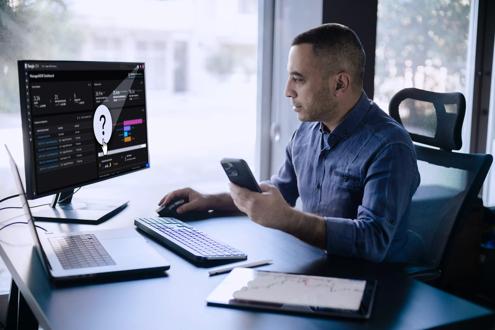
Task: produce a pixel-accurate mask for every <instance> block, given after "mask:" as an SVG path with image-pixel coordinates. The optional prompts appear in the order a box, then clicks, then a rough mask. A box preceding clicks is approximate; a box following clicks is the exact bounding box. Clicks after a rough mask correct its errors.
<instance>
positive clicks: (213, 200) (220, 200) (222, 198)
mask: <svg viewBox="0 0 495 330" xmlns="http://www.w3.org/2000/svg"><path fill="white" fill-rule="evenodd" d="M208 199H209V202H208V204H209V205H210V206H211V208H212V209H213V210H214V211H218V212H225V213H239V214H243V213H242V212H241V211H239V209H238V208H237V206H235V204H234V201H233V200H232V197H230V194H228V193H221V194H211V195H208Z"/></svg>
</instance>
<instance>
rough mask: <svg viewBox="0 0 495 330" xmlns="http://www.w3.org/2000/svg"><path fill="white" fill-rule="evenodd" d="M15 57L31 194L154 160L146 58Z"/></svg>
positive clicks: (118, 172) (50, 191) (144, 165)
mask: <svg viewBox="0 0 495 330" xmlns="http://www.w3.org/2000/svg"><path fill="white" fill-rule="evenodd" d="M18 65H19V82H20V84H19V86H20V97H21V114H22V123H23V135H24V154H25V164H26V186H27V192H28V196H29V197H30V198H37V197H41V196H44V195H48V194H53V193H57V192H59V191H61V190H65V189H72V188H75V187H79V186H82V185H86V184H89V183H92V182H96V181H100V180H103V179H107V178H110V177H114V176H116V175H121V174H124V173H128V172H132V171H136V170H139V169H143V168H147V167H149V155H148V142H147V128H146V126H147V125H146V124H147V122H146V100H145V79H144V64H143V63H115V62H68V61H67V62H65V61H19V63H18Z"/></svg>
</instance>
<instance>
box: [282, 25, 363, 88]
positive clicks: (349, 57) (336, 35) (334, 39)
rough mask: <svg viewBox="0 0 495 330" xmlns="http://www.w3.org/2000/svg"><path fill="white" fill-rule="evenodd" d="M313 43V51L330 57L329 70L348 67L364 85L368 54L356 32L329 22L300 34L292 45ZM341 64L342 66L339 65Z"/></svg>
mask: <svg viewBox="0 0 495 330" xmlns="http://www.w3.org/2000/svg"><path fill="white" fill-rule="evenodd" d="M300 44H311V45H313V52H314V53H315V55H316V56H318V57H321V58H322V59H323V60H326V59H328V60H329V61H330V62H326V64H327V65H328V71H327V72H330V71H332V70H342V69H346V70H348V71H349V73H350V74H351V75H352V76H353V78H354V80H355V82H356V83H357V84H358V86H362V85H363V78H364V65H365V63H366V54H365V52H364V49H363V45H362V44H361V41H360V40H359V37H358V36H357V34H356V32H354V31H353V30H352V29H351V28H349V27H347V26H345V25H342V24H337V23H328V24H323V25H320V26H318V27H316V28H313V29H311V30H308V31H306V32H303V33H301V34H299V35H298V36H297V37H295V38H294V40H293V41H292V46H295V45H300ZM339 66H340V67H339Z"/></svg>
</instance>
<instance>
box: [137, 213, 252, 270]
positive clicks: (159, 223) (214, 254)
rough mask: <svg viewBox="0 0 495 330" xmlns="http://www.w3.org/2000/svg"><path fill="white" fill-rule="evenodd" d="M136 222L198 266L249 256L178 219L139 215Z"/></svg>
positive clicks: (139, 226) (140, 227) (160, 241)
mask: <svg viewBox="0 0 495 330" xmlns="http://www.w3.org/2000/svg"><path fill="white" fill-rule="evenodd" d="M134 224H135V225H136V226H137V227H138V228H139V229H141V230H142V231H143V232H145V233H146V234H148V235H150V236H151V237H152V238H154V239H155V240H157V241H158V242H159V243H161V244H163V245H165V246H166V247H168V248H169V249H171V250H172V251H174V252H176V253H177V254H179V255H180V256H182V257H184V258H185V259H187V260H189V261H191V262H192V263H195V264H198V265H205V266H206V265H214V264H216V263H226V262H232V261H238V260H245V259H247V255H246V254H245V253H243V252H241V251H239V250H237V249H235V248H233V247H231V246H230V245H227V244H225V243H221V242H219V241H217V240H215V239H213V238H211V237H209V236H208V235H206V234H205V233H203V232H202V231H200V230H198V229H196V228H194V227H193V226H191V225H189V224H187V223H185V222H182V221H180V220H177V219H175V218H165V217H160V218H137V219H135V220H134Z"/></svg>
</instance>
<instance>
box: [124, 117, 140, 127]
mask: <svg viewBox="0 0 495 330" xmlns="http://www.w3.org/2000/svg"><path fill="white" fill-rule="evenodd" d="M142 123H143V120H142V119H132V120H124V126H128V125H139V124H142Z"/></svg>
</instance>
